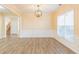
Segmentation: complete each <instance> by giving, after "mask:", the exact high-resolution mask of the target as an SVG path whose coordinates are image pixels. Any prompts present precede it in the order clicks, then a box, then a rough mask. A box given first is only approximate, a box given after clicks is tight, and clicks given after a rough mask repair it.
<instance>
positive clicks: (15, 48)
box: [0, 38, 74, 54]
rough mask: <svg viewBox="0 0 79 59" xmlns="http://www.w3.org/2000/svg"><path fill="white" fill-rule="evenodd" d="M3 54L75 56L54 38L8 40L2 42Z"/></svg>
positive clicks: (0, 42)
mask: <svg viewBox="0 0 79 59" xmlns="http://www.w3.org/2000/svg"><path fill="white" fill-rule="evenodd" d="M0 53H2V54H73V53H74V52H73V51H72V50H70V49H69V48H67V47H65V46H64V45H62V44H61V43H59V42H58V41H56V40H55V39H54V38H25V39H23V38H22V39H21V38H6V39H1V40H0Z"/></svg>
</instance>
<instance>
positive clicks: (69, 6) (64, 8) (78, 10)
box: [51, 4, 79, 36]
mask: <svg viewBox="0 0 79 59" xmlns="http://www.w3.org/2000/svg"><path fill="white" fill-rule="evenodd" d="M69 10H74V12H75V18H74V19H75V22H74V23H75V29H74V30H75V34H76V35H78V36H79V25H78V24H79V20H78V19H79V5H77V4H65V5H61V6H60V7H59V8H58V9H57V10H56V11H55V12H54V13H52V15H51V18H52V29H53V30H56V29H57V16H58V15H61V14H62V13H64V12H67V11H69Z"/></svg>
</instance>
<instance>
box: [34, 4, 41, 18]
mask: <svg viewBox="0 0 79 59" xmlns="http://www.w3.org/2000/svg"><path fill="white" fill-rule="evenodd" d="M35 15H36V17H41V16H42V11H41V10H40V5H37V10H36V11H35Z"/></svg>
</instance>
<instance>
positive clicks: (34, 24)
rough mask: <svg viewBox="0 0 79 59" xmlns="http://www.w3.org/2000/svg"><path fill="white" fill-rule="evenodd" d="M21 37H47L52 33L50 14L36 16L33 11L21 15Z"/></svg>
mask: <svg viewBox="0 0 79 59" xmlns="http://www.w3.org/2000/svg"><path fill="white" fill-rule="evenodd" d="M21 21H22V23H21V24H22V30H21V33H20V35H21V37H49V36H51V34H52V30H51V18H50V14H47V13H44V14H43V15H42V17H39V18H37V17H36V16H35V15H34V13H27V14H23V15H22V20H21Z"/></svg>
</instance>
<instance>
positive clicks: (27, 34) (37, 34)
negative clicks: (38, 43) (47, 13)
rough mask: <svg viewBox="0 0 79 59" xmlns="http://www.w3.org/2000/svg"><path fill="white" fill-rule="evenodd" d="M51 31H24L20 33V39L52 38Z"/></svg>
mask: <svg viewBox="0 0 79 59" xmlns="http://www.w3.org/2000/svg"><path fill="white" fill-rule="evenodd" d="M52 35H53V32H52V30H26V31H23V32H21V33H20V37H52Z"/></svg>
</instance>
